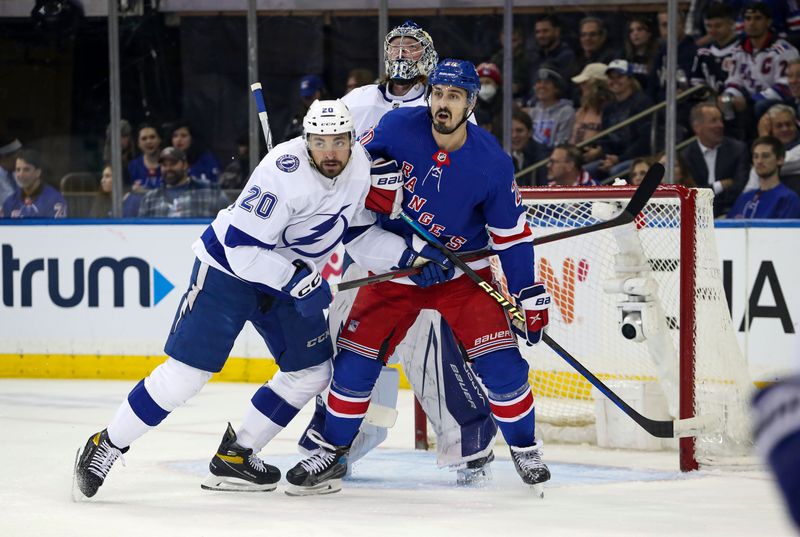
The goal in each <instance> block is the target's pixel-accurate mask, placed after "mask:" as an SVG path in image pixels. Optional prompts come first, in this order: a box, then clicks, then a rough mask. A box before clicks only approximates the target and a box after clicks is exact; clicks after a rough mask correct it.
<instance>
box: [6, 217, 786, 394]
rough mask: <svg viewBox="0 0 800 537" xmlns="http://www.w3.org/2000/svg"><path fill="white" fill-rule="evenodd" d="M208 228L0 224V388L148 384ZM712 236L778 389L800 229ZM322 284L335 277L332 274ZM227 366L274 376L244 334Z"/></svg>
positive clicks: (735, 230)
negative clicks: (89, 381) (125, 381)
mask: <svg viewBox="0 0 800 537" xmlns="http://www.w3.org/2000/svg"><path fill="white" fill-rule="evenodd" d="M81 224H83V225H81ZM205 225H206V224H205V223H204V222H203V221H192V222H190V223H185V222H180V223H176V222H169V223H157V224H155V223H152V222H151V221H147V222H145V221H133V222H124V223H123V222H122V221H116V222H114V223H104V224H103V225H96V224H94V223H89V222H88V221H87V222H83V223H81V222H77V221H67V222H65V223H55V222H46V223H40V224H38V225H31V224H23V225H14V224H13V223H11V222H8V221H5V222H3V225H0V272H1V274H0V336H1V337H0V376H6V377H9V376H13V377H24V376H35V377H43V376H44V377H82V378H98V377H103V378H138V377H141V376H143V375H144V374H146V373H147V372H148V371H149V370H150V369H152V367H153V366H154V365H156V364H157V363H159V362H160V361H162V360H163V359H164V354H163V344H164V341H165V339H166V336H167V333H168V331H169V328H170V326H171V323H172V320H173V316H174V314H175V310H176V308H177V305H178V303H179V301H180V297H181V295H182V294H183V292H184V291H185V289H186V286H187V284H188V279H189V275H190V272H191V267H192V262H193V258H194V255H193V252H192V250H191V244H192V242H193V241H194V240H195V239H196V238H197V237H198V236H199V235H200V233H201V232H202V231H203V229H204V227H205ZM762 226H768V227H762ZM715 234H716V238H717V243H718V248H719V254H720V258H721V260H722V267H721V277H722V278H723V280H724V281H725V287H726V290H727V291H728V297H729V300H730V304H731V308H732V314H733V320H734V325H735V328H736V331H737V336H738V338H739V343H740V346H741V347H742V350H743V351H744V352H745V354H746V356H747V358H748V361H749V364H750V369H751V372H752V373H753V376H754V378H755V379H756V380H760V381H769V380H773V379H774V378H775V377H776V376H778V375H780V374H781V373H783V372H784V371H786V370H788V369H790V368H791V367H792V365H791V364H792V362H793V360H794V361H797V359H796V344H795V341H796V336H795V334H794V332H795V327H794V324H795V323H796V322H797V319H796V317H797V315H798V314H800V313H798V309H797V305H798V304H800V283H798V282H797V279H796V278H794V277H793V269H794V267H796V266H797V265H798V264H799V262H800V248H798V247H799V246H800V241H798V236H800V235H799V234H800V228H798V227H796V226H795V225H794V224H791V223H789V224H787V223H769V224H763V223H760V224H759V223H757V224H756V225H755V226H752V225H751V226H750V227H744V226H743V223H741V222H737V223H722V224H721V225H719V226H718V228H717V229H716V231H715ZM589 262H590V263H591V260H589ZM329 272H330V273H332V277H334V278H335V277H338V271H337V270H336V268H335V263H334V268H333V270H331V271H329ZM577 306H578V307H580V306H579V305H577ZM231 355H232V359H231V360H230V361H229V363H228V364H227V365H226V368H225V369H224V370H223V372H222V375H221V378H222V379H223V380H258V381H263V380H265V379H266V378H268V377H269V376H271V375H272V374H273V373H274V371H275V365H274V361H273V360H272V359H271V356H270V355H269V351H268V349H267V348H266V345H265V344H264V342H263V341H262V340H261V338H260V337H259V336H258V334H257V333H256V332H255V330H253V329H252V327H251V326H250V325H249V324H248V325H247V327H246V329H245V331H244V332H243V333H242V334H241V335H240V337H239V338H238V339H237V341H236V343H235V345H234V348H233V351H232V353H231Z"/></svg>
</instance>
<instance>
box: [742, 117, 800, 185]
mask: <svg viewBox="0 0 800 537" xmlns="http://www.w3.org/2000/svg"><path fill="white" fill-rule="evenodd" d="M758 135H759V136H774V137H775V138H777V139H778V141H779V142H780V143H781V144H783V149H784V152H785V154H784V157H783V164H781V172H780V176H781V179H784V178H789V177H795V176H798V175H800V131H798V128H797V115H796V114H795V111H794V108H792V107H791V106H788V105H785V104H776V105H773V106H772V107H771V108H770V109H769V110H767V113H766V114H764V115H763V116H761V119H760V120H759V121H758ZM758 185H759V177H758V174H757V173H756V169H755V166H753V167H751V168H750V175H749V179H748V180H747V185H745V187H744V190H745V192H747V191H749V190H755V189H757V188H758Z"/></svg>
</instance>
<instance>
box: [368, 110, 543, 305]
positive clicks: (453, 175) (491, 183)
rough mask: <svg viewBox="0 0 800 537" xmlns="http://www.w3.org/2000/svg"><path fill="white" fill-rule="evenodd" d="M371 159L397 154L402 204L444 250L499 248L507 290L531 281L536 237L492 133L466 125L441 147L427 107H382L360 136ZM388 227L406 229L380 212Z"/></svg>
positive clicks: (507, 161) (506, 158)
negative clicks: (448, 148)
mask: <svg viewBox="0 0 800 537" xmlns="http://www.w3.org/2000/svg"><path fill="white" fill-rule="evenodd" d="M361 143H362V144H364V147H366V149H367V151H369V153H370V155H371V156H372V158H373V160H374V159H377V158H383V159H387V160H390V159H394V160H396V161H397V162H398V165H400V166H401V171H402V174H403V177H404V191H403V210H404V212H405V213H406V214H408V215H409V216H411V217H412V218H414V219H416V220H417V221H418V222H419V223H420V224H422V225H423V226H424V227H425V228H426V229H427V230H428V231H430V232H431V233H432V234H433V235H435V236H436V237H438V238H439V240H440V241H441V242H442V243H443V244H445V245H446V246H447V247H448V248H449V249H451V250H454V251H458V252H467V251H473V250H479V249H482V248H487V247H490V248H492V249H493V250H495V251H497V253H498V254H499V255H500V260H501V262H502V264H503V270H504V272H505V273H506V277H507V279H508V283H509V290H510V291H511V292H512V293H516V292H518V291H519V290H520V289H522V288H524V287H527V286H529V285H531V284H532V283H533V279H534V278H533V247H532V241H533V237H532V235H531V231H530V228H529V227H528V225H527V222H526V218H525V211H524V207H523V205H522V198H521V196H520V193H519V190H518V189H517V187H516V184H515V183H514V165H513V163H512V161H511V158H510V157H509V156H508V155H506V154H505V153H504V152H503V150H502V149H501V148H500V146H499V145H498V143H497V141H496V140H495V139H494V137H493V136H492V135H491V134H490V133H488V132H487V131H485V130H483V129H481V128H480V127H477V126H475V125H472V124H469V123H468V124H467V139H466V142H465V143H464V145H463V146H462V147H461V148H459V149H458V150H456V151H453V152H452V153H446V152H444V151H440V150H439V147H438V145H437V143H436V141H435V140H434V138H433V134H432V132H431V120H430V116H429V113H428V109H427V108H423V107H414V108H400V109H397V110H393V111H391V112H389V113H387V114H386V115H385V116H384V117H383V119H381V121H380V123H379V124H378V126H377V127H376V128H375V129H372V130H370V131H367V132H366V133H365V134H364V135H363V136H362V138H361ZM381 225H382V226H383V227H384V228H385V229H387V230H390V231H393V232H395V233H397V234H399V235H404V236H410V235H412V232H411V230H410V228H409V227H408V226H407V225H406V224H405V223H403V222H402V221H400V220H394V221H390V220H387V219H382V224H381Z"/></svg>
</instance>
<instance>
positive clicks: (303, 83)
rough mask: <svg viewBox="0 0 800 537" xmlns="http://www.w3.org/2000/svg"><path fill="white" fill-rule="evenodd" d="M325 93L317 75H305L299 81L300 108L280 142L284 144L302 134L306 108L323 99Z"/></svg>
mask: <svg viewBox="0 0 800 537" xmlns="http://www.w3.org/2000/svg"><path fill="white" fill-rule="evenodd" d="M325 93H326V91H325V84H324V83H323V82H322V79H321V78H320V77H319V75H305V76H303V78H301V79H300V107H299V108H298V109H297V113H296V114H295V115H294V116H293V117H292V120H291V121H290V122H289V124H288V125H287V126H286V130H285V131H284V133H283V138H281V141H284V142H285V141H286V140H291V139H292V138H297V137H298V136H300V135H302V134H303V118H304V117H306V113H307V112H308V107H309V106H311V103H313V102H314V101H316V100H319V99H323V98H324V97H325Z"/></svg>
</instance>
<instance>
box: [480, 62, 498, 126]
mask: <svg viewBox="0 0 800 537" xmlns="http://www.w3.org/2000/svg"><path fill="white" fill-rule="evenodd" d="M477 71H478V76H479V77H480V81H481V89H480V90H479V91H478V100H477V101H476V103H475V109H474V113H475V121H477V122H478V125H481V126H482V127H488V128H487V129H486V130H488V131H489V132H491V133H492V134H494V135H495V137H496V138H497V139H498V140H501V139H502V138H503V118H502V110H503V96H502V94H501V93H500V86H501V85H502V83H503V77H502V75H501V74H500V69H498V68H497V66H496V65H495V64H493V63H482V64H480V65H478V67H477Z"/></svg>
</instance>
